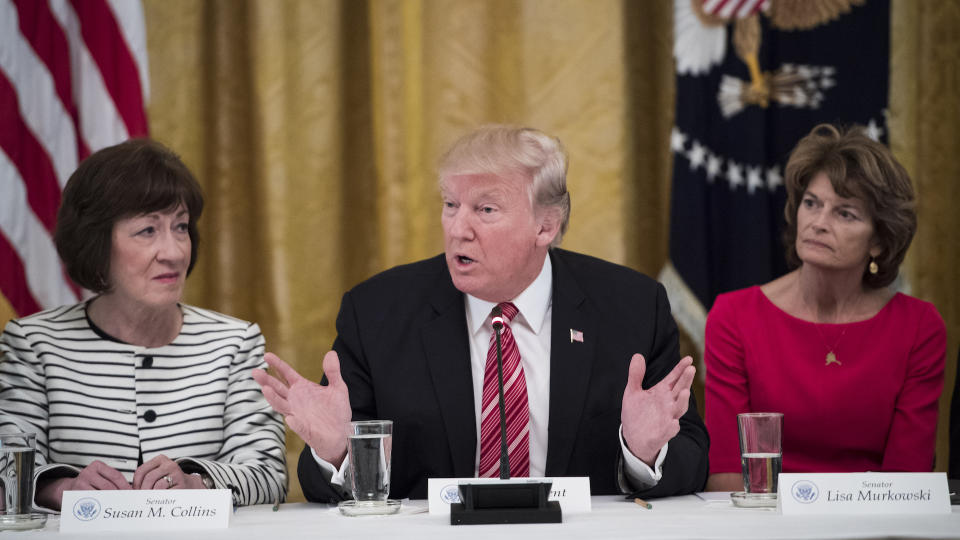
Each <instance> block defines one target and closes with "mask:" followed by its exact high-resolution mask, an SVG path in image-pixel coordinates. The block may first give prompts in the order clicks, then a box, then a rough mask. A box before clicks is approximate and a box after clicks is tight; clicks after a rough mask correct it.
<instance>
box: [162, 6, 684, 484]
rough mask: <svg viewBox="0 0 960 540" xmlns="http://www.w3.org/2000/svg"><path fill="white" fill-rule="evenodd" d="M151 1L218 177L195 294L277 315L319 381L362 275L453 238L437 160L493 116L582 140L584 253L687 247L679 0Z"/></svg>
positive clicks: (273, 321) (173, 97)
mask: <svg viewBox="0 0 960 540" xmlns="http://www.w3.org/2000/svg"><path fill="white" fill-rule="evenodd" d="M145 5H146V17H147V28H148V40H149V41H148V49H149V54H150V75H151V94H152V95H151V101H150V111H149V113H150V125H151V131H152V134H153V136H154V137H156V138H157V139H159V140H161V141H164V142H165V143H167V144H169V145H170V146H171V147H173V148H174V149H175V150H176V151H178V152H179V153H180V154H181V155H182V156H183V158H184V160H185V161H186V162H187V164H188V165H189V166H190V167H191V169H192V170H193V171H194V172H195V173H196V174H197V176H198V177H199V180H200V182H201V184H202V185H203V187H204V189H205V192H206V202H207V208H206V210H205V212H204V216H203V218H202V221H201V224H200V225H201V234H202V237H203V240H202V243H201V246H200V259H199V263H198V265H197V267H196V269H195V270H194V273H193V275H192V276H191V277H190V280H189V281H188V291H187V301H189V302H191V303H195V304H198V305H201V306H205V307H209V308H213V309H217V310H220V311H224V312H226V313H229V314H232V315H235V316H238V317H243V318H246V319H249V320H254V321H258V322H259V323H260V325H261V327H262V328H263V332H264V334H265V336H266V338H267V344H268V349H270V350H272V351H275V352H277V353H278V354H280V356H281V357H283V358H285V359H286V360H288V361H289V362H291V363H292V364H293V365H294V366H295V367H296V368H297V369H298V370H300V371H301V373H303V374H304V375H305V376H307V377H311V378H313V379H319V377H320V376H321V364H320V362H321V359H322V356H323V354H324V352H326V351H327V350H328V349H329V347H330V345H331V344H332V342H333V338H334V334H335V331H334V321H335V318H336V313H337V309H338V307H339V303H340V296H341V295H342V294H343V292H344V291H345V290H347V289H348V288H349V287H350V286H352V285H353V284H355V283H357V282H359V281H361V280H363V279H364V278H366V277H369V276H370V275H372V274H374V273H376V272H378V271H380V270H383V269H386V268H388V267H390V266H393V265H396V264H399V263H404V262H409V261H414V260H417V259H421V258H424V257H427V256H431V255H434V254H436V253H439V252H441V251H442V249H443V244H442V235H441V233H440V227H439V213H440V199H439V195H438V193H437V189H436V180H435V176H434V165H435V163H436V160H437V158H438V157H439V154H440V152H442V151H443V149H444V148H445V147H446V146H448V145H449V144H450V143H451V142H452V141H453V140H454V139H455V138H456V137H457V136H458V135H460V134H462V133H464V132H466V131H467V130H469V129H471V128H473V127H474V126H476V125H478V124H482V123H488V122H509V123H516V124H529V125H533V126H536V127H538V128H541V129H544V130H546V131H547V132H549V133H552V134H555V135H557V136H559V137H560V139H561V140H563V141H564V143H565V144H566V146H567V149H568V151H569V153H570V155H571V157H572V159H571V168H570V175H569V176H570V180H569V184H570V190H571V192H572V194H573V209H574V211H573V217H572V223H571V228H570V232H569V234H568V235H567V237H566V238H565V240H564V245H565V246H566V247H569V248H570V249H574V250H578V251H584V252H588V253H591V254H593V255H597V256H599V257H603V258H606V259H610V260H614V261H618V262H623V263H628V264H630V265H631V266H634V267H636V268H639V269H641V270H643V271H645V272H647V273H649V274H654V275H655V274H656V273H657V272H658V271H659V268H660V266H661V265H662V264H663V262H664V260H665V258H666V238H667V237H666V231H667V229H666V226H667V207H668V195H669V192H668V186H669V165H670V161H669V147H668V142H667V141H668V134H669V131H670V124H671V121H672V114H673V111H672V106H673V105H672V103H673V97H672V92H673V73H672V64H671V48H672V42H671V35H672V32H671V26H670V25H671V16H672V15H671V13H672V5H671V4H669V3H664V2H649V3H648V2H630V1H626V2H624V1H620V0H604V1H584V0H571V1H557V0H537V1H517V0H465V1H438V0H433V1H431V0H370V1H365V0H322V1H316V0H305V1H294V0H291V1H284V2H276V1H235V0H225V1H210V2H203V3H197V2H194V1H192V0H178V1H169V0H147V2H146V3H145ZM301 444H302V443H301V442H300V441H299V440H297V439H296V438H295V437H294V436H293V435H292V434H291V436H290V437H288V449H289V456H290V459H291V462H290V466H291V470H292V471H294V474H292V477H293V478H292V479H291V488H292V490H291V493H292V494H293V498H294V499H296V497H297V496H298V495H299V486H298V485H296V474H295V463H296V461H295V460H296V456H297V453H298V452H299V450H300V448H301Z"/></svg>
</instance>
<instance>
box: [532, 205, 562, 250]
mask: <svg viewBox="0 0 960 540" xmlns="http://www.w3.org/2000/svg"><path fill="white" fill-rule="evenodd" d="M559 233H560V210H559V209H557V208H550V209H541V210H539V211H538V212H537V246H538V247H549V246H550V244H552V243H553V239H554V238H556V237H557V234H559Z"/></svg>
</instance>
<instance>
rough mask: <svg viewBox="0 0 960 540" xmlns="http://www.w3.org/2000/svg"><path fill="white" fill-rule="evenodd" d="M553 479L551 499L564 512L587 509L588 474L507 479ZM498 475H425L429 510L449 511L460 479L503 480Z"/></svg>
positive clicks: (472, 481)
mask: <svg viewBox="0 0 960 540" xmlns="http://www.w3.org/2000/svg"><path fill="white" fill-rule="evenodd" d="M528 480H529V481H546V482H553V485H552V486H551V487H550V500H551V501H557V502H559V503H560V509H561V510H562V511H563V513H564V514H581V513H585V512H589V511H590V477H588V476H561V477H557V478H513V479H510V480H507V481H508V482H524V481H528ZM503 481H504V480H500V479H499V478H428V479H427V499H428V500H429V502H430V513H431V514H439V515H443V514H446V515H449V514H450V505H451V504H452V503H457V502H460V491H459V489H458V487H459V486H460V484H461V483H464V484H466V483H470V484H495V483H498V482H503Z"/></svg>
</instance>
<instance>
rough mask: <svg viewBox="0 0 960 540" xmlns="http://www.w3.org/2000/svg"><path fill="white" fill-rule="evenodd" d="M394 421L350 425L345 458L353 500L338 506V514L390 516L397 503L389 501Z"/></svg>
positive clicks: (397, 508) (398, 504)
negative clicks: (347, 464)
mask: <svg viewBox="0 0 960 540" xmlns="http://www.w3.org/2000/svg"><path fill="white" fill-rule="evenodd" d="M392 444H393V422H392V421H390V420H362V421H356V422H350V433H349V434H348V437H347V458H348V459H349V460H350V464H349V467H348V470H347V475H346V480H347V484H348V485H347V487H348V488H349V489H350V493H351V494H353V500H352V501H343V502H341V503H340V505H339V506H340V512H342V513H343V514H345V515H348V516H363V515H382V514H393V513H396V512H397V511H399V510H400V502H399V501H394V500H389V499H387V496H388V495H389V494H390V451H391V447H392Z"/></svg>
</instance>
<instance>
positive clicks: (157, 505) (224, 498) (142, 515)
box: [60, 489, 231, 532]
mask: <svg viewBox="0 0 960 540" xmlns="http://www.w3.org/2000/svg"><path fill="white" fill-rule="evenodd" d="M230 507H231V498H230V490H229V489H159V490H124V491H65V492H64V493H63V503H62V504H61V506H60V531H61V532H96V531H129V532H143V531H183V530H199V529H226V528H227V526H228V525H229V524H230Z"/></svg>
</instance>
